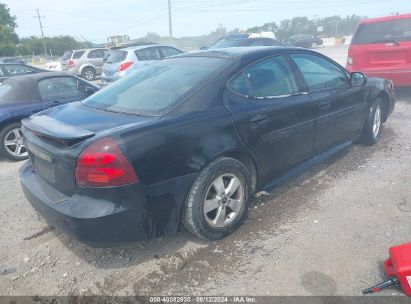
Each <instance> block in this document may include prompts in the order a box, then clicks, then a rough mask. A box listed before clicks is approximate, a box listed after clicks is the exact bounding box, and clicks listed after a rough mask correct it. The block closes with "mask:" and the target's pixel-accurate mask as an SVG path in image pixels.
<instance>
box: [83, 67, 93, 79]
mask: <svg viewBox="0 0 411 304" xmlns="http://www.w3.org/2000/svg"><path fill="white" fill-rule="evenodd" d="M81 77H82V78H84V79H85V80H87V81H93V80H94V79H96V70H95V69H93V68H84V69H83V71H82V72H81Z"/></svg>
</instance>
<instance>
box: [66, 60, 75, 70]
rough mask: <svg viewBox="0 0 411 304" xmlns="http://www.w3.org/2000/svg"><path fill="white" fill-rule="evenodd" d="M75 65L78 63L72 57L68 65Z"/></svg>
mask: <svg viewBox="0 0 411 304" xmlns="http://www.w3.org/2000/svg"><path fill="white" fill-rule="evenodd" d="M75 65H76V63H75V62H74V60H73V59H70V60H69V62H68V66H69V67H71V68H72V67H73V66H75Z"/></svg>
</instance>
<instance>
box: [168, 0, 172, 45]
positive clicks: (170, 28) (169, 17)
mask: <svg viewBox="0 0 411 304" xmlns="http://www.w3.org/2000/svg"><path fill="white" fill-rule="evenodd" d="M168 33H169V36H170V40H171V39H173V24H172V21H171V0H168Z"/></svg>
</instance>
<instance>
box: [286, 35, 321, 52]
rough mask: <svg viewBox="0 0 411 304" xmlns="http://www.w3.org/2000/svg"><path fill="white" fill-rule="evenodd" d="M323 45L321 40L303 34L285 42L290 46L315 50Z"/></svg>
mask: <svg viewBox="0 0 411 304" xmlns="http://www.w3.org/2000/svg"><path fill="white" fill-rule="evenodd" d="M323 43H324V42H323V40H322V39H321V38H319V37H314V36H313V35H305V34H298V35H294V36H291V37H290V38H289V39H288V40H287V44H288V45H290V46H296V47H303V48H307V49H316V48H317V47H319V46H321V45H323Z"/></svg>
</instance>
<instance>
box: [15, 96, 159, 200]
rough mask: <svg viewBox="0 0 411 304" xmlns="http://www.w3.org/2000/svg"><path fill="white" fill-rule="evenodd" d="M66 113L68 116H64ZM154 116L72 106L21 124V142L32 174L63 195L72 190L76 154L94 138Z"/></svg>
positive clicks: (113, 132)
mask: <svg viewBox="0 0 411 304" xmlns="http://www.w3.org/2000/svg"><path fill="white" fill-rule="evenodd" d="M68 113H70V115H68ZM155 119H159V118H158V117H149V116H136V115H124V114H119V113H113V112H108V111H104V110H98V109H94V108H90V107H88V106H85V105H83V104H81V103H72V104H68V105H64V106H61V107H57V108H53V109H50V110H48V111H44V112H42V113H41V114H40V115H35V116H32V117H30V118H28V119H24V120H23V121H22V125H23V134H24V143H25V145H26V147H27V151H28V153H29V159H30V162H31V164H32V165H33V169H34V171H35V173H36V174H37V175H38V176H39V177H40V178H41V179H42V180H43V181H44V182H46V183H47V184H49V185H50V186H51V187H53V188H54V189H55V190H57V191H59V192H61V193H63V194H64V195H66V196H71V195H73V193H74V191H75V189H76V180H75V168H76V163H77V157H78V155H79V154H80V153H81V152H82V151H83V150H84V149H85V147H87V146H88V145H89V144H90V143H91V142H93V141H94V139H97V138H102V137H105V136H110V135H112V136H115V132H116V129H118V128H126V127H128V126H129V127H136V126H138V125H145V124H147V123H149V122H151V121H153V120H155Z"/></svg>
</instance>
